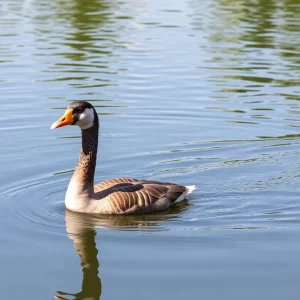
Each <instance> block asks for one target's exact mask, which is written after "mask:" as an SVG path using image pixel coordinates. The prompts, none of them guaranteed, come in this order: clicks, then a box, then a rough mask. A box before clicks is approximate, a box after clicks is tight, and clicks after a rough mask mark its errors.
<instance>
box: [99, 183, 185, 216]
mask: <svg viewBox="0 0 300 300" xmlns="http://www.w3.org/2000/svg"><path fill="white" fill-rule="evenodd" d="M94 190H95V194H94V197H93V198H94V199H97V200H100V201H105V209H106V213H109V214H132V213H147V212H153V211H157V210H161V209H164V208H168V207H169V206H170V205H171V204H173V203H174V202H175V201H176V200H177V199H178V198H179V197H180V196H181V195H183V194H184V193H187V188H186V187H185V186H182V185H178V184H173V183H169V182H158V181H152V180H138V179H135V178H115V179H110V180H106V181H104V182H101V183H99V184H98V185H96V186H95V188H94Z"/></svg>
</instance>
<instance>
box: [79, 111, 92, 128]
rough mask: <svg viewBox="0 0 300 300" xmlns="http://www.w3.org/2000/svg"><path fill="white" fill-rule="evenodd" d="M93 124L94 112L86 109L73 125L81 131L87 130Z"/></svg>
mask: <svg viewBox="0 0 300 300" xmlns="http://www.w3.org/2000/svg"><path fill="white" fill-rule="evenodd" d="M93 124H94V110H93V109H92V108H86V109H85V110H84V111H83V113H81V114H80V116H79V120H78V121H77V122H76V124H75V125H78V126H79V127H80V128H81V129H87V128H90V127H92V126H93Z"/></svg>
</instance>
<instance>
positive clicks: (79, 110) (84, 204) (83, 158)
mask: <svg viewBox="0 0 300 300" xmlns="http://www.w3.org/2000/svg"><path fill="white" fill-rule="evenodd" d="M65 125H78V126H79V127H80V128H81V132H82V148H81V151H80V156H79V160H78V164H77V166H76V169H75V171H74V174H73V177H72V179H71V181H70V184H69V187H68V190H67V194H66V198H65V203H66V207H67V208H68V209H70V210H72V211H77V212H85V213H99V214H138V213H149V212H154V211H158V210H162V209H165V208H168V207H169V206H170V205H171V204H173V203H174V202H176V201H180V200H182V199H183V198H184V197H185V195H187V194H189V193H191V192H192V191H193V190H194V189H195V187H194V186H182V185H178V184H174V183H170V182H159V181H152V180H139V179H135V178H115V179H109V180H106V181H103V182H101V183H99V184H97V185H95V186H94V174H95V168H96V159H97V148H98V131H99V120H98V115H97V113H96V111H95V109H94V107H93V106H92V105H91V104H90V103H88V102H85V101H76V102H73V103H71V104H70V105H69V107H68V108H67V110H66V113H65V114H64V115H63V116H62V117H61V118H60V119H59V120H58V121H57V122H55V123H54V124H53V125H52V127H51V128H53V129H54V128H58V127H62V126H65Z"/></svg>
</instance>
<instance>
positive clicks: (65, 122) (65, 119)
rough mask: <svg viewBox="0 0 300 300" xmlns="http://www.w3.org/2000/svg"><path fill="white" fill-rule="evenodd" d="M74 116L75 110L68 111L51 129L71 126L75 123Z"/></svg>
mask: <svg viewBox="0 0 300 300" xmlns="http://www.w3.org/2000/svg"><path fill="white" fill-rule="evenodd" d="M72 114H73V109H67V110H66V112H65V113H64V115H63V116H62V117H61V118H60V119H58V120H57V121H56V122H54V123H53V124H52V126H51V129H55V128H59V127H63V126H66V125H71V124H72V123H73V117H72Z"/></svg>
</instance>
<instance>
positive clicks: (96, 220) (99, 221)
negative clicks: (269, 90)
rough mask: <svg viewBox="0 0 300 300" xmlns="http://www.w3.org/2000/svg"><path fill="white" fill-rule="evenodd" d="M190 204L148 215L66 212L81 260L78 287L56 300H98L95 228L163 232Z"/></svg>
mask: <svg viewBox="0 0 300 300" xmlns="http://www.w3.org/2000/svg"><path fill="white" fill-rule="evenodd" d="M190 206H192V204H188V203H187V201H183V202H181V203H178V204H176V205H175V206H173V207H172V208H169V209H168V210H165V211H162V212H159V213H156V214H148V215H131V216H110V215H104V216H101V217H100V216H99V215H89V214H81V213H75V212H71V211H69V210H67V209H66V211H65V219H66V231H67V234H68V236H69V238H70V239H71V240H72V241H73V244H74V248H75V249H76V252H77V254H78V255H79V257H80V259H81V266H82V273H83V274H82V275H83V279H82V287H81V292H79V293H68V292H64V291H58V292H57V294H58V295H56V296H55V299H59V300H99V299H100V297H101V291H102V285H101V279H100V278H99V276H98V268H99V261H98V258H97V254H98V249H97V247H96V239H95V238H96V228H105V229H106V230H123V231H124V230H134V231H152V232H153V231H163V230H167V228H166V226H164V224H166V222H168V221H175V220H178V219H180V218H181V216H182V213H183V212H184V211H185V210H186V209H187V208H188V207H190Z"/></svg>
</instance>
